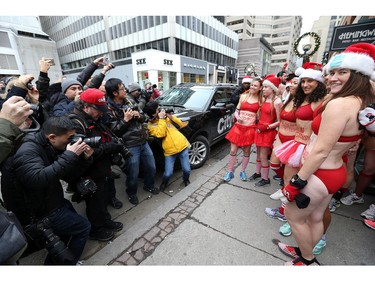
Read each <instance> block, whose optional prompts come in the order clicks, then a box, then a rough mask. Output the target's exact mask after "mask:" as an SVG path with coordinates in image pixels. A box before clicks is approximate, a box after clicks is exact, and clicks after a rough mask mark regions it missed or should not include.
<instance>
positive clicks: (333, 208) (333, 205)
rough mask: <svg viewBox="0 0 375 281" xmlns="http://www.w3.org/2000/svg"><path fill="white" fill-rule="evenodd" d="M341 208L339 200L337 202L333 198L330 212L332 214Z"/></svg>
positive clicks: (330, 203)
mask: <svg viewBox="0 0 375 281" xmlns="http://www.w3.org/2000/svg"><path fill="white" fill-rule="evenodd" d="M340 206H341V203H340V201H339V200H336V199H335V198H332V199H331V202H329V206H328V207H329V211H330V212H331V213H333V212H334V211H336V209H337V208H338V207H340Z"/></svg>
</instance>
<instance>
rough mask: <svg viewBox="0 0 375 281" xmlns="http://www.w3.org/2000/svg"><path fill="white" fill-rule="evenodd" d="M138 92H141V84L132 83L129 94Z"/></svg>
mask: <svg viewBox="0 0 375 281" xmlns="http://www.w3.org/2000/svg"><path fill="white" fill-rule="evenodd" d="M136 90H141V86H139V84H138V83H136V82H133V83H130V84H129V86H128V91H129V93H131V92H134V91H136Z"/></svg>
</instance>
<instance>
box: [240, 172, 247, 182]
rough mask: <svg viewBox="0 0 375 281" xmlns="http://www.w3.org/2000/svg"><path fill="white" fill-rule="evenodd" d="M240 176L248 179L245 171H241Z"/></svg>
mask: <svg viewBox="0 0 375 281" xmlns="http://www.w3.org/2000/svg"><path fill="white" fill-rule="evenodd" d="M240 178H241V180H242V181H247V175H246V173H245V171H242V172H240Z"/></svg>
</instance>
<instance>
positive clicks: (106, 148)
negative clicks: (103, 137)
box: [100, 141, 123, 154]
mask: <svg viewBox="0 0 375 281" xmlns="http://www.w3.org/2000/svg"><path fill="white" fill-rule="evenodd" d="M122 146H123V145H122V144H119V143H117V142H114V141H110V142H105V143H103V144H101V145H100V148H101V149H103V152H104V153H106V154H115V153H119V152H121V149H122Z"/></svg>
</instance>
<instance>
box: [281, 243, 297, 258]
mask: <svg viewBox="0 0 375 281" xmlns="http://www.w3.org/2000/svg"><path fill="white" fill-rule="evenodd" d="M277 246H278V247H279V250H280V251H281V252H282V253H283V254H284V255H287V256H288V257H291V258H293V259H295V258H298V257H299V256H300V254H301V251H300V249H299V248H298V247H292V246H289V245H287V244H285V243H281V242H279V243H278V244H277Z"/></svg>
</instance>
